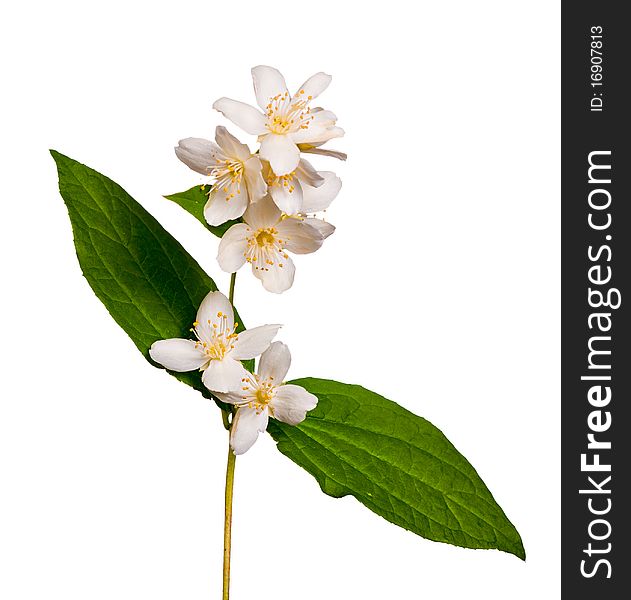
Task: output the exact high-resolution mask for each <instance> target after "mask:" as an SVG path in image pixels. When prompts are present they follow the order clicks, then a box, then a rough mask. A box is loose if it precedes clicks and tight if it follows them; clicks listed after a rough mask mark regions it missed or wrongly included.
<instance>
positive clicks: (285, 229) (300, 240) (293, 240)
mask: <svg viewBox="0 0 631 600" xmlns="http://www.w3.org/2000/svg"><path fill="white" fill-rule="evenodd" d="M276 229H277V230H278V237H279V238H280V239H281V240H283V242H282V244H283V247H284V248H287V250H289V251H290V252H293V253H294V254H310V253H311V252H315V251H316V250H317V249H318V248H319V247H320V246H322V242H323V241H324V238H323V237H322V234H321V233H320V232H319V231H318V230H317V229H315V228H314V227H311V225H308V224H307V223H305V222H304V221H303V220H302V219H293V218H290V219H284V220H283V221H281V222H280V223H279V224H278V225H277V226H276Z"/></svg>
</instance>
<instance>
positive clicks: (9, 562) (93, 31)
mask: <svg viewBox="0 0 631 600" xmlns="http://www.w3.org/2000/svg"><path fill="white" fill-rule="evenodd" d="M0 30H1V31H0V34H1V35H0V45H1V46H2V47H1V51H2V57H3V58H2V61H3V67H2V79H3V85H2V87H3V92H2V96H0V103H2V111H1V115H2V116H1V118H2V145H1V148H0V153H1V154H2V156H1V163H0V164H1V165H2V166H1V169H2V179H1V182H2V230H3V233H2V236H1V240H0V243H1V244H2V261H3V265H2V275H3V277H2V287H3V294H2V313H1V314H2V331H3V334H4V335H3V343H2V350H1V351H2V387H3V390H2V401H1V402H2V404H1V406H0V411H1V412H0V486H1V491H0V597H2V598H3V599H5V600H27V599H28V600H45V599H49V598H64V600H75V599H76V600H79V599H80V600H84V599H86V598H90V599H91V600H100V599H108V600H109V599H112V598H117V599H121V600H127V599H129V600H131V599H134V600H137V599H144V598H151V599H152V600H161V599H169V600H175V599H178V600H180V599H186V600H196V599H200V600H201V599H206V598H218V597H219V596H220V588H221V582H220V574H221V537H222V518H223V517H222V502H223V477H224V466H225V454H226V443H227V440H226V434H225V432H224V430H223V428H222V425H221V419H220V415H219V412H218V410H217V409H216V407H215V406H213V405H212V404H210V403H209V402H207V401H205V400H203V399H202V398H201V397H200V396H199V395H198V394H197V393H196V392H194V391H192V390H191V389H189V388H187V387H186V386H184V385H182V384H180V383H178V382H177V381H176V380H174V379H172V378H171V377H169V375H167V374H166V373H165V372H164V371H161V370H158V369H154V368H152V367H151V366H149V364H147V363H146V362H145V360H144V359H143V358H142V356H141V355H140V354H139V353H138V352H137V351H136V349H135V347H134V346H133V345H132V343H131V341H130V340H129V339H128V338H127V337H126V335H125V334H124V333H123V332H122V331H121V330H120V329H119V328H118V327H117V326H116V324H115V323H114V322H113V321H111V319H110V318H109V316H108V315H107V312H106V311H105V309H104V308H103V307H102V306H101V305H100V303H99V302H98V300H97V299H96V298H95V297H94V296H93V294H92V292H91V290H90V289H89V287H88V285H87V284H86V282H85V280H84V279H83V278H82V277H81V274H80V271H79V267H78V264H77V261H76V258H75V255H74V249H73V244H72V236H71V230H70V224H69V221H68V218H67V214H66V210H65V207H64V205H63V202H62V200H61V198H60V196H59V195H58V192H57V189H56V180H57V176H56V173H55V169H54V164H53V161H52V159H51V158H50V156H49V155H48V153H47V149H48V148H49V147H52V148H56V149H57V150H59V151H61V152H63V153H65V154H67V155H69V156H71V157H74V158H77V159H79V160H80V161H81V162H84V163H86V164H88V165H90V166H92V167H93V168H96V169H97V170H99V171H101V172H103V173H105V174H107V175H108V176H110V177H112V178H113V179H114V180H116V181H117V182H119V183H120V184H121V185H123V187H125V188H126V189H127V190H128V191H129V192H130V193H131V194H132V195H133V196H134V197H135V198H137V199H138V200H139V201H140V202H142V204H143V205H144V206H145V207H146V208H147V209H148V210H149V211H150V212H152V213H153V214H154V215H155V216H156V217H157V218H158V219H159V220H160V221H161V222H162V223H163V224H164V225H165V226H166V227H167V229H169V231H171V232H172V233H173V234H174V235H175V236H176V237H177V238H178V239H179V240H180V241H181V242H182V243H183V244H184V246H185V247H186V248H187V249H188V250H189V251H190V252H191V253H192V254H193V256H195V257H196V258H197V259H198V260H199V261H200V263H201V264H202V265H203V266H204V268H206V269H207V270H208V272H209V273H211V274H212V275H213V276H215V277H216V279H217V281H218V283H219V284H220V286H223V287H224V289H225V287H226V285H227V282H228V276H227V275H225V274H222V273H220V272H219V269H218V267H217V265H216V263H215V254H216V248H217V240H216V239H215V238H213V237H212V236H210V235H209V234H207V233H206V232H205V231H204V229H203V228H202V227H201V226H200V225H199V223H197V222H196V221H194V220H193V219H192V217H190V216H189V215H188V214H186V213H185V212H184V211H182V210H181V209H179V208H178V207H177V206H175V205H171V204H170V203H169V202H168V201H166V200H164V199H162V198H161V194H165V193H173V192H177V191H181V190H184V189H187V188H188V187H191V186H192V185H194V184H196V183H199V182H200V181H201V179H200V178H199V177H198V176H197V175H196V174H195V173H193V172H191V171H189V170H187V169H186V167H184V166H183V165H182V164H181V163H179V162H178V161H177V160H176V158H175V156H174V154H173V150H172V147H173V145H174V144H175V143H176V142H177V140H178V139H179V138H182V137H187V136H202V137H209V136H211V135H212V133H213V130H214V127H215V126H216V125H217V124H226V122H225V121H224V120H223V118H222V117H221V116H220V115H219V114H218V113H214V112H213V111H212V110H211V104H212V102H213V101H214V100H215V99H216V98H218V97H220V96H223V95H226V96H230V97H233V98H236V99H240V100H244V101H248V102H253V101H254V97H253V93H252V90H251V82H250V75H249V69H250V67H251V66H253V65H255V64H259V63H263V64H271V65H275V66H277V67H278V68H280V69H281V70H282V71H283V72H284V73H285V76H286V78H287V80H288V83H289V87H290V88H293V87H294V86H297V85H299V84H300V83H301V82H302V81H303V80H304V79H306V77H307V76H309V75H311V74H312V73H314V72H316V71H319V70H324V71H326V72H329V73H331V74H333V76H334V78H333V83H332V85H331V87H330V88H329V90H327V92H326V93H325V94H324V95H323V96H322V97H321V103H322V105H324V106H325V108H329V109H331V110H333V111H334V112H336V113H337V115H338V117H339V124H340V125H341V126H342V127H344V128H345V129H346V132H347V135H346V138H344V139H343V140H341V141H340V142H339V143H334V144H331V145H332V146H333V147H336V148H339V149H343V150H346V151H347V152H348V153H349V156H350V158H349V160H348V162H347V163H345V164H343V163H338V162H336V161H334V160H333V159H327V158H321V157H320V158H319V160H318V157H316V158H314V160H313V162H314V163H316V166H318V167H319V168H321V169H334V170H337V171H338V172H339V174H340V175H341V176H342V178H343V181H344V187H343V189H342V193H341V194H340V196H339V198H338V200H337V201H336V203H335V204H334V205H333V207H332V209H331V210H330V211H329V214H328V217H329V219H330V220H331V221H332V222H333V223H334V224H335V225H337V228H338V229H337V232H336V233H335V234H334V236H333V237H332V238H330V239H329V240H328V241H327V242H326V244H325V246H324V247H323V249H322V250H321V251H319V252H318V253H317V254H314V255H311V256H306V257H298V259H297V261H296V262H297V265H298V269H297V276H296V281H295V285H294V287H293V288H292V289H291V290H290V291H289V292H287V293H286V294H284V295H282V296H280V297H277V296H274V295H271V294H268V293H266V292H264V290H263V289H262V287H261V286H260V285H259V283H258V282H257V281H255V280H254V279H253V278H252V276H251V274H249V273H247V272H246V271H245V270H244V271H242V272H241V273H240V274H239V277H238V282H237V293H236V298H237V303H238V306H239V309H240V311H241V312H242V314H243V315H245V318H246V319H247V322H248V323H250V324H261V323H275V322H282V323H284V324H285V327H284V329H283V330H282V332H281V336H280V339H282V340H283V341H285V342H287V343H288V344H289V346H290V348H291V349H292V353H293V357H294V359H293V365H292V369H291V371H290V376H292V377H299V376H306V375H316V376H321V377H329V378H333V379H339V380H342V381H347V382H352V383H361V384H363V385H364V386H366V387H368V388H370V389H372V390H375V391H377V392H380V393H382V394H384V395H386V396H387V397H389V398H391V399H393V400H395V401H397V402H399V403H400V404H402V405H404V406H406V407H407V408H409V409H411V410H413V411H414V412H416V413H418V414H421V415H423V416H425V417H426V418H428V419H430V420H431V421H432V422H433V423H435V424H436V425H438V426H439V427H440V428H441V429H442V430H443V431H444V432H445V433H446V434H447V436H448V437H449V438H450V439H451V441H452V442H453V443H454V444H455V445H456V446H457V447H458V448H459V449H460V451H462V452H463V454H465V456H467V457H468V458H469V459H470V460H471V462H472V463H473V464H474V466H476V468H477V469H478V471H479V473H480V475H481V476H482V477H483V479H484V480H485V481H486V483H487V484H488V486H489V488H490V489H491V491H492V492H493V494H494V495H495V497H496V499H497V500H498V502H499V503H500V504H501V506H502V507H503V508H504V509H505V510H506V512H507V514H508V516H509V517H510V518H511V520H512V521H513V522H514V523H515V525H516V526H517V528H518V529H519V531H520V532H521V534H522V536H523V540H524V544H525V547H526V550H527V553H528V560H527V562H525V563H523V562H521V561H520V560H518V559H517V558H515V557H513V556H511V555H508V554H503V553H500V552H497V551H473V550H465V549H461V548H457V547H452V546H448V545H444V544H437V543H433V542H429V541H426V540H423V539H422V538H419V537H417V536H415V535H413V534H411V533H409V532H405V531H403V530H402V529H400V528H398V527H395V526H394V525H391V524H389V523H387V522H386V521H385V520H383V519H381V518H379V517H378V516H376V515H374V514H373V513H371V512H369V511H368V510H367V509H365V508H364V507H362V506H361V505H359V504H358V503H357V502H356V501H355V500H354V499H352V498H344V499H341V500H335V499H332V498H329V497H327V496H325V495H323V494H322V493H321V492H320V490H319V488H318V485H317V484H316V482H315V480H313V479H312V478H311V476H309V475H308V474H307V473H306V472H304V471H302V470H301V469H300V468H298V467H296V466H295V465H294V464H293V463H291V462H290V461H289V460H288V459H286V458H285V457H284V456H282V455H281V454H280V453H278V452H277V451H276V450H275V448H274V444H273V442H272V441H271V439H270V438H269V437H268V436H263V437H262V438H261V439H260V440H259V442H258V443H257V445H256V446H255V447H254V448H253V449H252V450H251V451H250V452H249V453H248V454H247V455H245V456H244V457H242V458H239V459H238V461H237V473H236V476H237V479H236V490H235V493H236V498H235V507H234V510H235V517H234V540H233V543H234V550H233V599H234V600H245V599H250V598H255V597H256V598H274V599H275V600H282V599H292V600H293V599H295V598H300V599H301V600H311V599H321V598H362V599H366V600H377V599H383V598H401V599H407V598H411V599H416V598H418V599H421V598H434V597H437V595H439V596H440V597H441V598H448V599H451V598H454V599H455V598H461V597H464V596H465V595H466V596H467V597H469V598H482V597H484V598H486V599H488V600H491V599H505V598H512V599H531V598H533V597H540V598H541V597H542V598H555V597H557V596H558V590H559V562H558V559H559V489H558V481H559V457H558V455H559V360H558V358H559V309H558V307H559V39H560V36H559V7H558V6H557V3H556V2H547V1H538V2H534V1H533V2H530V3H528V4H527V5H525V4H522V3H507V2H499V1H498V2H468V1H461V2H443V3H438V2H423V3H418V2H417V3H412V2H403V1H395V0H388V1H387V2H378V3H377V2H363V3H361V4H360V3H351V2H347V3H342V2H339V1H335V2H333V1H318V2H315V3H313V2H312V3H300V2H288V1H286V0H277V1H276V2H273V3H270V2H262V1H249V2H241V3H238V4H237V3H230V2H221V3H220V2H211V1H206V2H178V3H173V2H155V1H154V2H150V3H149V2H147V3H144V2H131V1H126V2H113V1H112V2H107V3H101V4H97V3H86V2H69V1H56V2H21V3H16V4H14V5H13V6H10V7H8V8H7V7H5V8H4V14H3V16H2V22H1V23H0ZM230 129H231V130H232V131H234V132H235V133H238V135H240V136H242V139H244V140H245V139H247V141H250V142H253V141H254V140H253V139H252V138H248V137H247V136H245V134H242V133H241V132H238V130H237V128H236V127H233V126H230Z"/></svg>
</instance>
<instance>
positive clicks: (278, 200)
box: [269, 179, 302, 215]
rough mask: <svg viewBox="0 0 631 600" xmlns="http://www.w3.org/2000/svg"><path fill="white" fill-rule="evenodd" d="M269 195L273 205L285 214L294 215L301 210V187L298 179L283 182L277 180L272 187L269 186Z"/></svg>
mask: <svg viewBox="0 0 631 600" xmlns="http://www.w3.org/2000/svg"><path fill="white" fill-rule="evenodd" d="M269 193H270V196H271V197H272V200H274V203H275V204H276V206H278V208H280V210H282V211H283V212H284V213H285V214H288V215H295V214H296V213H298V212H300V211H301V208H302V186H301V185H300V181H298V179H294V180H293V181H291V182H285V181H284V180H283V179H277V180H276V183H275V184H274V185H270V187H269Z"/></svg>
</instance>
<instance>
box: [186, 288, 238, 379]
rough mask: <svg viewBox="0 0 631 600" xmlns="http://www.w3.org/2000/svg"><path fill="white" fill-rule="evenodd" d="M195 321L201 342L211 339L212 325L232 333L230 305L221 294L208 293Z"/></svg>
mask: <svg viewBox="0 0 631 600" xmlns="http://www.w3.org/2000/svg"><path fill="white" fill-rule="evenodd" d="M195 320H196V321H197V325H196V327H195V329H196V331H197V335H198V336H199V338H200V339H201V340H202V341H203V342H205V341H209V340H210V339H212V331H213V329H215V328H214V327H213V324H215V325H217V329H224V330H226V329H227V330H229V331H230V332H232V329H233V327H234V310H233V308H232V304H230V301H229V300H228V298H226V297H225V296H224V295H223V294H222V293H221V292H210V293H208V294H207V295H206V297H205V298H204V299H203V300H202V303H201V304H200V305H199V309H198V310H197V317H196V319H195ZM217 391H223V390H217Z"/></svg>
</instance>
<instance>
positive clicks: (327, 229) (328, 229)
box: [304, 217, 335, 240]
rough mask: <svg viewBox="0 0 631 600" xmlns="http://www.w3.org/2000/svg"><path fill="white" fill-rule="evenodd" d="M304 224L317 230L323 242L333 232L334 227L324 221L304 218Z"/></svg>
mask: <svg viewBox="0 0 631 600" xmlns="http://www.w3.org/2000/svg"><path fill="white" fill-rule="evenodd" d="M304 222H305V223H306V224H307V225H311V227H313V228H314V229H317V230H318V231H319V232H320V233H321V234H322V237H323V238H324V239H325V240H326V238H328V237H329V236H330V235H331V234H332V233H333V232H334V231H335V226H333V225H331V223H329V222H327V221H325V220H324V219H316V218H315V217H306V218H305V220H304Z"/></svg>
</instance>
